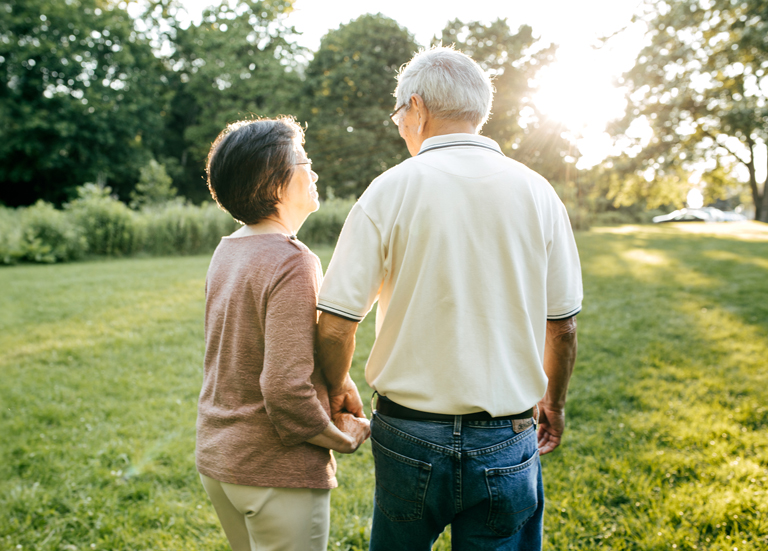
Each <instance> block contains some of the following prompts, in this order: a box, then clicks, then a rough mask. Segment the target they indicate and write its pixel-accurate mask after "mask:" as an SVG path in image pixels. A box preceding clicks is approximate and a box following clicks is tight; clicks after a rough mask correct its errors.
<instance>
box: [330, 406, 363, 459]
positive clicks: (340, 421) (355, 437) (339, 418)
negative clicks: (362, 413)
mask: <svg viewBox="0 0 768 551" xmlns="http://www.w3.org/2000/svg"><path fill="white" fill-rule="evenodd" d="M333 424H334V425H336V428H338V429H339V430H340V431H341V432H342V433H343V434H344V436H346V437H347V438H348V439H349V442H348V445H346V446H340V447H339V448H335V450H336V451H338V452H339V453H352V452H354V451H356V450H357V448H359V447H360V445H361V444H362V443H363V442H365V441H366V440H367V439H368V437H370V436H371V424H370V422H369V421H368V419H365V418H360V417H355V416H354V415H352V414H351V413H337V414H336V415H334V416H333Z"/></svg>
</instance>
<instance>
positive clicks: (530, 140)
mask: <svg viewBox="0 0 768 551" xmlns="http://www.w3.org/2000/svg"><path fill="white" fill-rule="evenodd" d="M432 42H433V44H436V43H438V42H440V43H442V44H443V45H446V46H447V45H450V44H453V45H454V46H455V47H456V49H458V50H461V51H462V52H464V53H465V54H467V55H469V56H470V57H471V58H472V59H474V60H475V61H476V62H477V63H478V64H479V65H480V66H481V67H482V68H483V70H485V71H486V72H487V73H488V74H489V75H491V76H492V77H493V79H494V86H495V88H496V93H495V94H494V99H493V112H492V115H491V118H490V119H489V121H488V123H487V124H486V125H485V127H484V128H483V131H482V132H483V134H484V135H486V136H488V137H490V138H493V139H494V140H496V141H497V142H498V143H499V145H500V146H501V148H502V150H503V151H504V152H505V154H507V155H508V156H510V157H512V158H513V159H517V160H519V161H520V162H522V163H524V164H526V165H527V166H529V167H530V168H532V169H533V170H536V171H537V172H539V173H540V174H542V175H543V176H544V177H546V178H547V179H549V180H550V181H553V182H566V181H567V180H569V179H570V178H571V177H572V175H571V174H569V171H570V170H571V169H572V164H573V163H574V162H575V160H576V157H578V151H577V150H576V148H575V147H574V146H573V144H571V142H570V141H568V139H566V138H565V137H563V135H564V133H565V130H566V129H565V128H564V127H563V125H562V124H561V123H558V122H556V121H553V120H551V119H548V118H547V117H545V116H543V115H542V114H541V112H540V111H539V110H538V109H537V107H536V105H535V104H534V103H533V101H532V99H531V98H532V96H533V94H534V92H535V88H534V84H533V83H534V80H535V77H536V73H537V72H538V71H539V70H540V69H541V68H542V67H544V66H545V65H547V64H549V63H551V62H552V61H553V60H554V56H555V51H556V46H554V45H552V44H549V45H541V44H540V43H539V40H538V38H536V37H535V36H534V35H533V29H531V27H529V26H528V25H522V26H521V27H520V28H519V29H518V30H517V32H516V33H513V32H512V30H511V29H510V28H509V25H508V24H507V21H506V20H505V19H497V20H496V21H494V22H492V23H490V24H488V25H486V24H483V23H480V22H477V21H475V22H469V23H463V22H461V21H460V20H458V19H456V20H454V21H451V22H450V23H448V25H447V26H446V27H445V29H443V32H442V34H441V36H440V38H439V39H437V38H435V39H433V41H432ZM569 157H570V158H569ZM568 161H570V162H568Z"/></svg>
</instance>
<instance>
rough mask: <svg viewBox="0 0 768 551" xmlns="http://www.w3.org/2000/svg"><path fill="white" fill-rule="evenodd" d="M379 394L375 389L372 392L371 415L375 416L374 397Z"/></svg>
mask: <svg viewBox="0 0 768 551" xmlns="http://www.w3.org/2000/svg"><path fill="white" fill-rule="evenodd" d="M377 394H379V393H378V392H376V391H375V390H374V391H373V394H371V417H373V412H374V411H376V410H375V409H374V407H373V399H374V398H376V395H377Z"/></svg>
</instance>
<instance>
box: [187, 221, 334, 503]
mask: <svg viewBox="0 0 768 551" xmlns="http://www.w3.org/2000/svg"><path fill="white" fill-rule="evenodd" d="M321 279H322V269H321V267H320V261H319V260H318V258H317V257H316V256H315V255H314V254H312V252H311V251H310V250H309V249H308V248H307V247H306V246H305V245H303V244H302V243H301V242H299V241H296V240H292V239H289V238H288V237H286V236H284V235H281V234H265V235H252V236H247V237H237V238H231V237H228V238H224V239H222V241H221V243H220V244H219V246H218V247H217V248H216V251H215V252H214V254H213V258H212V259H211V265H210V267H209V268H208V277H207V280H206V301H205V374H204V378H203V388H202V390H201V391H200V401H199V405H198V417H197V448H196V451H195V456H196V462H197V469H198V470H199V471H200V472H201V473H202V474H204V475H206V476H208V477H210V478H213V479H215V480H219V481H221V482H228V483H231V484H240V485H246V486H268V487H283V488H324V489H326V488H335V487H336V485H337V483H336V477H335V472H336V463H335V461H334V459H333V455H332V453H331V452H330V450H327V449H325V448H320V447H318V446H313V445H311V444H307V443H306V442H305V441H306V440H307V439H308V438H312V437H313V436H315V435H317V434H319V433H321V432H322V431H323V430H324V429H325V428H326V427H327V426H328V424H329V423H330V422H331V420H330V410H329V405H328V391H327V388H326V384H325V382H324V381H323V379H322V375H320V374H319V373H317V372H315V371H314V357H313V352H314V334H315V324H316V323H317V310H316V304H317V292H318V289H319V287H320V281H321Z"/></svg>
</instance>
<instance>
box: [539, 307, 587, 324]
mask: <svg viewBox="0 0 768 551" xmlns="http://www.w3.org/2000/svg"><path fill="white" fill-rule="evenodd" d="M579 312H581V304H579V305H578V306H577V307H576V308H573V309H571V310H570V311H568V312H565V313H564V314H547V319H548V320H552V321H556V320H564V319H568V318H572V317H573V316H575V315H576V314H578V313H579Z"/></svg>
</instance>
